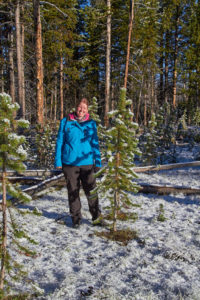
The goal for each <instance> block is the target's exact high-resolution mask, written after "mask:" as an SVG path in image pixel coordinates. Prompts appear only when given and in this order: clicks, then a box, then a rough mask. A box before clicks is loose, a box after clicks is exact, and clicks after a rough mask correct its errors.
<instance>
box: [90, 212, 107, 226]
mask: <svg viewBox="0 0 200 300" xmlns="http://www.w3.org/2000/svg"><path fill="white" fill-rule="evenodd" d="M92 225H93V226H105V225H106V223H105V221H104V220H103V216H102V215H100V216H99V217H98V218H97V219H95V220H93V221H92Z"/></svg>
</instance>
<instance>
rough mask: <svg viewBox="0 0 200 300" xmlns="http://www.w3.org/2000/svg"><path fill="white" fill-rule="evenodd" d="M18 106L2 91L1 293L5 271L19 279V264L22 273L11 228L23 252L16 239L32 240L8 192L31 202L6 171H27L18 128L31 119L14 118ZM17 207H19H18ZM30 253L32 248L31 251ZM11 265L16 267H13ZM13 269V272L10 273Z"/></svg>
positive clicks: (0, 166) (0, 153)
mask: <svg viewBox="0 0 200 300" xmlns="http://www.w3.org/2000/svg"><path fill="white" fill-rule="evenodd" d="M18 109H19V105H18V104H17V103H12V99H11V97H10V96H9V95H8V94H6V93H2V94H0V168H1V177H2V185H1V186H0V189H1V190H2V191H3V200H2V227H1V238H0V242H1V247H0V258H1V270H0V296H1V294H2V295H3V293H4V285H5V283H8V280H7V278H6V272H7V273H8V274H9V277H10V278H11V279H13V280H15V279H16V278H17V276H16V274H14V275H12V274H13V272H14V269H15V271H16V269H17V268H16V266H18V267H19V268H18V271H19V272H18V275H19V274H21V275H22V272H21V268H20V265H19V264H18V263H17V262H16V261H14V260H13V259H12V258H11V256H10V254H9V250H8V246H7V242H8V241H7V240H8V230H9V239H10V238H11V239H12V241H11V242H12V243H10V244H12V245H14V246H17V247H18V249H20V250H21V251H23V252H24V251H27V252H28V251H29V250H28V249H26V248H25V247H24V246H22V245H20V243H19V241H18V240H17V239H18V238H20V237H25V238H26V239H27V240H29V241H31V242H33V241H32V240H31V239H30V238H29V237H28V235H27V234H26V233H25V231H23V229H22V226H21V224H20V229H19V228H18V226H17V222H16V221H15V220H14V217H13V214H12V210H11V207H12V203H11V201H9V200H8V199H7V194H9V195H10V196H11V197H14V198H18V199H20V201H21V202H25V201H30V199H31V198H30V196H28V195H27V194H25V193H23V192H22V191H21V190H20V188H19V187H17V186H14V185H13V184H11V182H9V180H8V179H7V178H6V171H7V170H8V169H9V170H10V169H11V170H14V171H17V172H21V171H23V170H25V165H24V164H23V161H24V160H25V159H26V152H25V151H24V149H23V146H22V145H23V143H24V142H25V137H24V136H22V135H18V134H17V129H18V128H20V127H21V128H27V127H28V126H29V122H28V121H25V120H23V119H20V120H15V119H14V117H13V116H14V115H15V112H16V111H17V110H18ZM16 209H17V208H16ZM29 253H31V251H30V252H29ZM12 265H14V266H15V268H12ZM11 271H12V272H11Z"/></svg>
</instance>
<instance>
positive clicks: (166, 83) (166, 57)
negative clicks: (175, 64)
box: [164, 30, 169, 103]
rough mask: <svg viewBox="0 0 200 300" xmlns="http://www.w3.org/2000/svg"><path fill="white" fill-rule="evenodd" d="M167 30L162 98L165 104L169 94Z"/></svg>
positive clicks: (167, 33) (166, 35) (167, 32)
mask: <svg viewBox="0 0 200 300" xmlns="http://www.w3.org/2000/svg"><path fill="white" fill-rule="evenodd" d="M168 51H169V30H167V31H166V34H165V89H164V98H165V103H167V102H168V97H169V95H168V93H169V83H168V81H169V80H168V77H169V54H168Z"/></svg>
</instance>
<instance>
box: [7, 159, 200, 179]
mask: <svg viewBox="0 0 200 300" xmlns="http://www.w3.org/2000/svg"><path fill="white" fill-rule="evenodd" d="M197 166H200V161H192V162H185V163H176V164H167V165H155V166H145V167H134V168H133V171H134V172H136V173H143V172H147V171H160V170H170V169H176V168H184V167H197ZM6 173H7V176H9V177H11V176H17V175H18V176H19V175H20V176H35V177H36V176H39V177H47V176H52V175H54V176H55V175H58V174H60V173H62V170H57V169H53V170H26V171H24V172H21V173H20V174H19V173H17V172H14V171H7V172H6Z"/></svg>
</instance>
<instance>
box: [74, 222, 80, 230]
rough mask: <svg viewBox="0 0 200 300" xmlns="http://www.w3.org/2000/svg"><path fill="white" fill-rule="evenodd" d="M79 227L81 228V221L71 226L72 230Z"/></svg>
mask: <svg viewBox="0 0 200 300" xmlns="http://www.w3.org/2000/svg"><path fill="white" fill-rule="evenodd" d="M80 226H81V221H80V220H79V221H78V222H76V223H74V224H73V228H74V229H79V228H80Z"/></svg>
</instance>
